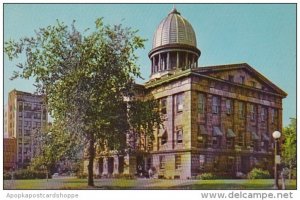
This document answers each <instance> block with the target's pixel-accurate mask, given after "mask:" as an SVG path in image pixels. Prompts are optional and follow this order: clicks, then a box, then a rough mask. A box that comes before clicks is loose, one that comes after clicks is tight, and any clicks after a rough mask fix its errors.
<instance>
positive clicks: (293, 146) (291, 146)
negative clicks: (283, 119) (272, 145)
mask: <svg viewBox="0 0 300 200" xmlns="http://www.w3.org/2000/svg"><path fill="white" fill-rule="evenodd" d="M296 131H297V120H296V118H291V123H290V124H289V125H288V126H287V127H284V128H283V137H284V144H283V146H282V149H283V152H282V156H283V162H284V165H285V166H287V167H288V168H289V179H291V178H296V171H297V170H296V169H297V135H296V133H297V132H296Z"/></svg>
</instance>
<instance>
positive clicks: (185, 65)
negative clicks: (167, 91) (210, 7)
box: [149, 8, 201, 78]
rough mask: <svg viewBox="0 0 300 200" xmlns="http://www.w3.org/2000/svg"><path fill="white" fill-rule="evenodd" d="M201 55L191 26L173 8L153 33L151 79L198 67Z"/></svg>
mask: <svg viewBox="0 0 300 200" xmlns="http://www.w3.org/2000/svg"><path fill="white" fill-rule="evenodd" d="M200 55H201V52H200V50H199V49H198V48H197V40H196V35H195V31H194V29H193V27H192V25H191V24H190V23H189V22H188V21H187V20H186V19H185V18H183V17H182V16H181V14H180V13H179V12H178V11H177V10H176V8H173V9H172V11H171V12H170V13H169V14H168V16H167V17H166V18H165V19H163V20H162V21H161V23H160V24H159V25H158V28H157V30H156V31H155V33H154V37H153V44H152V50H151V51H150V52H149V58H150V60H151V64H152V66H151V78H159V77H161V76H162V75H164V74H167V73H168V72H172V71H175V70H176V69H181V70H184V69H189V68H196V67H198V64H197V63H198V59H199V57H200Z"/></svg>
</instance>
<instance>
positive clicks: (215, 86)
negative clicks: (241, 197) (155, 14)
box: [95, 8, 287, 179]
mask: <svg viewBox="0 0 300 200" xmlns="http://www.w3.org/2000/svg"><path fill="white" fill-rule="evenodd" d="M200 55H201V51H200V50H199V49H198V48H197V42H196V34H195V32H194V30H193V28H192V26H191V24H190V23H189V22H188V21H187V20H186V19H185V18H183V17H182V15H181V14H180V13H179V12H178V11H177V10H176V9H175V8H174V9H173V10H172V11H171V12H170V13H169V14H168V16H167V17H166V18H165V19H163V20H162V22H161V23H160V24H159V26H158V28H157V30H156V31H155V33H154V38H153V47H152V50H151V51H150V53H149V58H150V60H151V77H150V80H149V81H148V82H146V83H145V84H143V85H142V86H141V87H143V94H144V97H145V98H147V97H150V96H151V97H154V98H155V99H157V100H159V101H160V106H161V108H160V111H161V114H162V116H163V119H164V122H163V123H164V126H163V127H164V128H160V129H158V130H156V131H155V133H154V138H155V139H154V141H149V140H147V138H140V141H134V142H138V143H140V144H144V145H139V146H138V149H136V151H135V152H134V153H128V154H126V155H122V154H118V152H112V153H111V156H101V154H99V155H98V157H97V161H96V162H95V173H96V174H100V175H101V174H102V175H107V174H118V173H124V174H136V173H137V172H138V171H143V170H144V171H147V170H148V169H149V167H154V168H155V172H156V175H157V176H158V177H162V178H163V177H164V178H175V179H176V178H180V179H187V178H192V177H194V176H197V175H198V174H201V173H204V172H211V173H214V174H218V175H220V176H228V177H236V176H237V174H241V173H243V174H246V173H248V172H249V171H250V170H251V169H252V168H253V167H260V168H263V169H267V170H269V171H270V172H272V170H273V169H272V166H273V164H272V162H273V158H274V154H273V152H274V139H273V138H272V132H273V131H275V130H279V131H282V99H283V98H285V97H286V96H287V94H286V93H285V92H284V91H282V90H281V89H280V88H279V87H277V86H276V85H275V84H273V83H272V82H271V81H270V80H268V79H267V78H266V77H264V76H263V75H262V74H260V73H259V72H257V71H256V70H255V69H254V68H253V67H251V66H249V65H248V64H247V63H239V64H229V65H219V66H206V67H202V66H201V67H198V59H199V57H200Z"/></svg>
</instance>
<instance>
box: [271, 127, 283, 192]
mask: <svg viewBox="0 0 300 200" xmlns="http://www.w3.org/2000/svg"><path fill="white" fill-rule="evenodd" d="M272 136H273V138H274V140H275V151H274V189H278V188H279V187H278V172H277V167H278V164H279V163H280V155H278V139H279V138H280V136H281V133H280V132H279V131H274V132H273V134H272Z"/></svg>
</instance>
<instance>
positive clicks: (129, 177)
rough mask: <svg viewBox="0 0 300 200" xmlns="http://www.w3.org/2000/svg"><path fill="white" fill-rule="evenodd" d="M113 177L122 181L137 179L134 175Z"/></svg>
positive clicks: (116, 175) (115, 175)
mask: <svg viewBox="0 0 300 200" xmlns="http://www.w3.org/2000/svg"><path fill="white" fill-rule="evenodd" d="M113 177H114V178H120V179H128V180H132V179H135V176H134V175H132V174H114V175H113Z"/></svg>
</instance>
